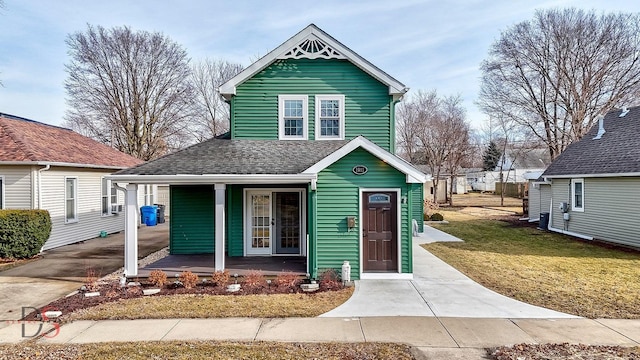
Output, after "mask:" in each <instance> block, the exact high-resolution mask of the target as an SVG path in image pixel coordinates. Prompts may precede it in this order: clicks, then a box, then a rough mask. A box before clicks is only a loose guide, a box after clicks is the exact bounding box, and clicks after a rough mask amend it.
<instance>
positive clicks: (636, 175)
mask: <svg viewBox="0 0 640 360" xmlns="http://www.w3.org/2000/svg"><path fill="white" fill-rule="evenodd" d="M603 177H640V172H631V173H606V174H571V175H544V178H545V179H572V178H603Z"/></svg>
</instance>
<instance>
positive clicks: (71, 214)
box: [64, 177, 78, 223]
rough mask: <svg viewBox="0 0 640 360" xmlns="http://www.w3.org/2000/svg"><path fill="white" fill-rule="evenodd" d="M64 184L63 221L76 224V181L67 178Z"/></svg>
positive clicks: (75, 179)
mask: <svg viewBox="0 0 640 360" xmlns="http://www.w3.org/2000/svg"><path fill="white" fill-rule="evenodd" d="M64 182H65V186H64V199H65V203H64V221H65V222H68V223H69V222H76V221H78V179H77V178H71V177H68V178H65V179H64Z"/></svg>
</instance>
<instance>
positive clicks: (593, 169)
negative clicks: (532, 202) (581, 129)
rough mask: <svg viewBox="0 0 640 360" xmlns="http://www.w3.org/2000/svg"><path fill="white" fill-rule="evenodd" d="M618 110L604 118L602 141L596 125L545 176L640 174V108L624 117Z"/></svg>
mask: <svg viewBox="0 0 640 360" xmlns="http://www.w3.org/2000/svg"><path fill="white" fill-rule="evenodd" d="M620 113H621V110H614V111H611V112H609V113H607V115H606V116H605V117H604V129H605V131H606V133H605V134H604V135H603V136H602V138H601V139H598V140H594V139H593V138H594V137H595V136H596V134H597V133H598V124H595V125H594V126H593V127H592V128H591V129H590V130H589V132H588V133H587V135H585V136H584V137H583V138H582V139H581V140H579V141H577V142H574V143H573V144H571V145H569V146H568V147H567V149H566V150H565V151H564V152H563V153H562V154H560V156H558V157H557V158H556V160H555V161H554V162H553V163H551V165H549V167H548V168H547V170H546V171H545V172H544V174H543V175H542V176H545V177H553V176H561V175H596V174H624V173H640V106H638V107H634V108H629V113H627V115H625V116H623V117H620Z"/></svg>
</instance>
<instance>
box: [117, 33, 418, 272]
mask: <svg viewBox="0 0 640 360" xmlns="http://www.w3.org/2000/svg"><path fill="white" fill-rule="evenodd" d="M406 91H407V88H406V87H405V86H404V85H403V84H402V83H400V82H399V81H398V80H396V79H394V78H392V77H391V76H389V75H388V74H386V73H385V72H384V71H382V70H380V69H378V68H377V67H375V66H374V65H372V64H371V63H369V62H368V61H366V60H365V59H363V58H362V57H360V56H359V55H358V54H356V53H354V52H353V51H352V50H350V49H349V48H347V47H346V46H344V45H343V44H341V43H340V42H338V41H337V40H335V39H334V38H332V37H331V36H329V35H328V34H326V33H325V32H324V31H322V30H320V29H319V28H318V27H316V26H315V25H309V26H308V27H306V28H305V29H303V30H302V31H300V32H299V33H298V34H296V35H295V36H293V37H292V38H290V39H289V40H287V41H286V42H284V43H283V44H282V45H280V46H279V47H278V48H276V49H275V50H273V51H271V52H270V53H269V54H267V55H266V56H264V57H263V58H261V59H260V60H258V61H257V62H255V63H254V64H252V65H250V66H249V67H247V68H246V69H245V70H244V71H242V72H241V73H239V74H238V75H237V76H235V77H233V78H232V79H230V80H229V81H228V82H226V83H225V84H223V85H222V86H221V87H220V95H221V96H223V97H224V98H225V99H226V101H228V102H229V104H230V106H231V119H230V131H229V133H228V134H227V136H224V137H223V138H214V139H210V140H207V141H205V142H202V143H199V144H196V145H194V146H191V147H189V148H186V149H183V150H181V151H178V152H176V153H173V154H171V155H168V156H165V157H163V158H160V159H157V160H154V161H150V162H148V163H145V164H143V165H140V166H137V167H133V168H130V169H127V170H123V171H120V172H118V173H116V174H115V175H113V176H111V180H112V181H117V182H118V183H128V185H127V193H128V194H129V193H130V197H129V196H128V199H129V198H130V199H131V200H132V203H129V202H127V205H126V215H127V232H126V235H125V238H126V244H125V270H126V272H127V275H129V276H135V275H136V274H137V265H136V258H137V233H136V231H137V230H136V224H137V214H138V210H137V206H136V205H135V199H134V198H133V192H134V191H135V189H136V188H137V185H138V184H149V183H156V184H157V183H163V184H169V185H170V196H171V213H170V217H169V219H170V252H171V254H202V253H212V254H215V255H214V256H213V257H212V262H214V265H215V269H216V270H221V269H224V268H225V256H228V257H252V256H283V255H286V256H299V257H301V258H304V259H305V260H306V267H307V272H308V273H309V274H310V275H311V276H312V277H316V276H317V275H318V272H319V271H320V270H322V269H328V268H333V269H336V270H338V272H340V268H341V266H342V264H343V262H344V261H349V263H350V266H351V278H352V279H366V278H385V279H389V278H411V277H412V252H411V248H412V247H411V243H412V222H413V219H415V220H417V221H418V223H419V224H422V194H423V191H422V185H423V183H424V182H425V180H426V176H425V174H423V173H421V172H420V171H419V170H417V169H415V168H414V167H413V166H412V165H411V164H409V163H407V162H406V161H404V160H402V159H400V158H399V157H397V156H395V155H394V154H393V153H394V151H395V121H394V112H395V105H396V103H397V102H398V101H399V100H400V99H401V98H402V96H403V95H404V94H405V92H406Z"/></svg>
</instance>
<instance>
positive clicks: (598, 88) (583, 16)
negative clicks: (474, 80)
mask: <svg viewBox="0 0 640 360" xmlns="http://www.w3.org/2000/svg"><path fill="white" fill-rule="evenodd" d="M639 29H640V17H639V16H638V14H623V13H620V14H601V15H598V14H596V13H595V12H594V11H591V12H584V11H582V10H578V9H573V8H571V9H565V10H559V9H553V10H540V11H537V12H536V14H535V16H534V18H533V19H532V20H531V21H525V22H522V23H519V24H516V25H514V26H512V27H510V28H508V29H507V30H506V31H504V32H503V33H502V35H501V36H500V38H499V39H498V40H497V41H496V42H495V43H494V44H493V45H492V47H491V49H490V51H489V56H488V58H487V59H486V60H485V61H484V62H483V63H482V67H481V69H482V73H483V76H482V85H481V91H480V95H479V101H478V104H479V105H480V107H481V108H482V109H483V111H484V112H485V113H487V114H488V115H489V116H493V117H495V118H506V119H509V120H510V121H513V122H514V123H515V124H517V125H518V127H520V128H521V129H522V128H524V129H525V130H526V131H528V132H529V133H531V134H532V135H533V136H535V137H537V138H539V139H540V140H542V141H543V142H544V144H545V146H546V147H547V148H548V151H549V155H550V157H551V159H552V160H553V159H554V158H555V157H557V156H558V155H559V154H560V153H561V152H562V151H563V150H564V149H565V148H566V147H567V146H568V145H569V144H570V143H571V142H573V141H575V140H578V139H580V138H582V136H584V134H585V133H586V132H587V131H588V130H589V128H590V127H591V126H592V125H593V124H594V123H595V121H596V120H595V119H596V117H597V116H598V115H600V114H604V113H606V112H607V111H608V110H610V109H611V108H612V107H614V106H618V105H626V104H627V103H629V102H631V101H633V95H634V93H635V94H637V93H638V91H639V87H640V62H639V60H638V51H639V50H640V49H639V46H640V31H639ZM629 105H630V104H629Z"/></svg>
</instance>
